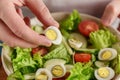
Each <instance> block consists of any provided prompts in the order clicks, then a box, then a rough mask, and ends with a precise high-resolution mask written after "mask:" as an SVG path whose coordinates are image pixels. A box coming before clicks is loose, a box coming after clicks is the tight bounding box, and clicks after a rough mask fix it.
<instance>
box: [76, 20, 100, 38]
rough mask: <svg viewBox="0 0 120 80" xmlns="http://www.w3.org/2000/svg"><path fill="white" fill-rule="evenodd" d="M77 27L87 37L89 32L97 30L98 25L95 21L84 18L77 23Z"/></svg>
mask: <svg viewBox="0 0 120 80" xmlns="http://www.w3.org/2000/svg"><path fill="white" fill-rule="evenodd" d="M78 29H79V32H80V33H81V34H83V35H84V36H87V37H88V36H89V34H90V33H91V32H94V31H97V30H99V26H98V24H97V23H96V22H95V21H92V20H84V21H81V22H80V23H79V26H78Z"/></svg>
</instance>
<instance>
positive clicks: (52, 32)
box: [44, 26, 62, 45]
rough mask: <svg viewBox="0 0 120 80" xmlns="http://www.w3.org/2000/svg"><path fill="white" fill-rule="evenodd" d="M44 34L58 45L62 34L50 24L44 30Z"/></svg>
mask: <svg viewBox="0 0 120 80" xmlns="http://www.w3.org/2000/svg"><path fill="white" fill-rule="evenodd" d="M44 34H45V36H46V37H47V38H48V39H49V40H51V41H52V43H53V44H56V45H59V44H60V43H61V42H62V34H61V32H60V30H59V29H58V28H57V27H55V26H50V27H48V28H47V29H46V30H45V31H44Z"/></svg>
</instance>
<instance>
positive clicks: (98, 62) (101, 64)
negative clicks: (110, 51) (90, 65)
mask: <svg viewBox="0 0 120 80" xmlns="http://www.w3.org/2000/svg"><path fill="white" fill-rule="evenodd" d="M108 65H109V63H108V62H102V61H96V62H95V66H96V67H98V68H100V67H107V66H108Z"/></svg>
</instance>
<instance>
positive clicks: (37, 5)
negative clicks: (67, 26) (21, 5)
mask: <svg viewBox="0 0 120 80" xmlns="http://www.w3.org/2000/svg"><path fill="white" fill-rule="evenodd" d="M25 5H26V6H27V7H29V9H30V10H31V11H32V12H33V13H34V14H35V15H36V16H37V18H38V19H39V20H40V21H41V22H42V23H43V24H44V25H45V26H51V25H52V26H56V27H59V24H58V23H57V22H56V21H55V20H54V19H53V17H52V16H51V14H50V12H49V10H48V8H47V7H46V6H45V4H44V3H43V1H42V0H25Z"/></svg>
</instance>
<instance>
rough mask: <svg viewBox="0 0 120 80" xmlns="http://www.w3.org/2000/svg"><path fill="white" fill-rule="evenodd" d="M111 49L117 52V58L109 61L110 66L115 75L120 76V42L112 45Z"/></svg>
mask: <svg viewBox="0 0 120 80" xmlns="http://www.w3.org/2000/svg"><path fill="white" fill-rule="evenodd" d="M112 48H114V49H116V50H117V53H118V54H117V57H116V58H115V59H114V60H112V61H111V63H110V66H111V67H112V68H113V69H114V70H115V73H116V74H120V42H117V43H115V44H114V45H112Z"/></svg>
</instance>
